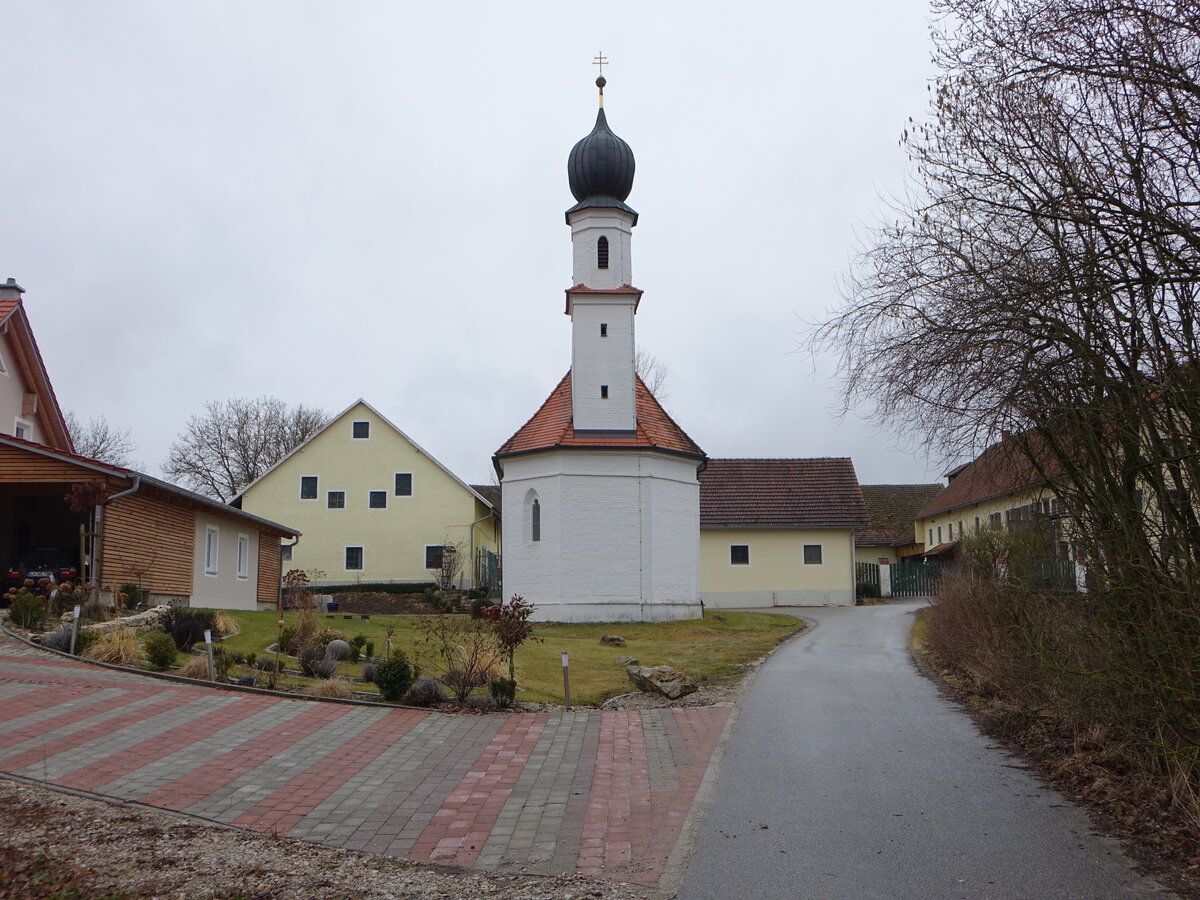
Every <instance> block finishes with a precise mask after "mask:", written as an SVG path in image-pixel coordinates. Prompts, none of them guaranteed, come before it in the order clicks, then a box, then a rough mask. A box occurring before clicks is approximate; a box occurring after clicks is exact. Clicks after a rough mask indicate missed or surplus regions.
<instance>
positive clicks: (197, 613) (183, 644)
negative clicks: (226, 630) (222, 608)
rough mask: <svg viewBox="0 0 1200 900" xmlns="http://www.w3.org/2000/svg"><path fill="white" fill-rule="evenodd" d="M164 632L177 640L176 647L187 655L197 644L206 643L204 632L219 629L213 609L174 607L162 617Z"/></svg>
mask: <svg viewBox="0 0 1200 900" xmlns="http://www.w3.org/2000/svg"><path fill="white" fill-rule="evenodd" d="M162 627H163V631H165V632H166V633H167V634H169V635H170V636H171V637H172V638H173V639H174V640H175V646H176V647H178V648H179V649H180V650H183V651H184V652H185V653H186V652H187V651H188V650H191V649H192V647H193V646H194V645H195V644H198V643H203V642H204V632H205V631H213V632H215V631H216V629H217V625H216V621H215V616H214V615H213V611H212V610H211V609H191V608H189V607H185V606H172V607H170V608H169V609H168V610H167V611H166V612H165V613H163V616H162Z"/></svg>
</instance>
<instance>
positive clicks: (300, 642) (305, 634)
mask: <svg viewBox="0 0 1200 900" xmlns="http://www.w3.org/2000/svg"><path fill="white" fill-rule="evenodd" d="M295 623H296V624H295V625H294V626H293V631H294V632H295V635H296V637H295V641H294V642H293V644H292V647H293V648H298V647H303V646H304V645H305V644H311V643H312V642H313V636H314V635H316V634H317V632H319V631H320V630H321V620H320V619H318V618H317V611H316V610H315V609H313V608H312V607H311V606H302V607H300V608H299V609H297V610H296V619H295ZM326 643H328V641H326ZM293 652H295V651H294V649H293Z"/></svg>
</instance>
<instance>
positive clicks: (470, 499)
mask: <svg viewBox="0 0 1200 900" xmlns="http://www.w3.org/2000/svg"><path fill="white" fill-rule="evenodd" d="M233 505H235V506H239V507H240V508H242V509H244V510H245V511H247V512H250V513H253V514H254V515H256V516H262V517H263V518H268V519H274V517H278V518H282V519H286V520H287V521H290V522H295V523H297V526H296V527H297V528H298V530H299V531H300V532H302V533H303V538H302V539H301V540H299V541H298V542H296V543H295V544H294V545H291V546H288V545H284V546H283V548H282V552H283V557H284V561H283V567H284V569H285V570H286V569H290V568H291V569H303V570H305V571H306V572H308V573H309V577H310V578H312V579H313V581H314V582H315V583H317V584H347V583H363V584H367V583H382V582H393V583H394V582H429V581H436V580H438V576H439V574H440V573H441V572H442V571H443V561H444V560H445V559H446V554H447V553H452V554H453V559H454V560H455V563H456V564H455V565H451V566H448V568H457V572H456V573H455V575H454V577H453V582H454V584H455V585H457V586H459V587H470V586H472V585H473V584H474V583H476V581H477V580H478V579H479V572H480V570H481V568H482V569H486V570H490V571H494V568H495V565H494V563H495V560H496V555H497V554H498V553H499V549H500V548H499V536H500V522H499V516H498V514H497V512H496V510H495V509H494V508H493V506H492V504H491V503H489V502H488V501H487V500H486V499H484V497H483V496H482V495H481V494H480V493H478V492H477V491H475V490H474V489H473V488H471V486H470V485H468V484H466V483H465V482H464V481H462V480H461V479H460V478H458V476H456V475H455V474H454V473H453V472H451V471H450V470H449V469H447V468H446V467H445V466H444V465H442V464H441V463H440V462H438V461H437V460H436V459H434V458H433V457H432V456H431V455H430V454H429V453H427V452H426V451H425V450H423V449H422V448H421V447H420V446H419V445H418V444H417V443H416V442H415V441H413V440H412V439H411V438H410V437H408V435H406V434H405V433H404V432H403V431H401V430H400V429H399V428H397V427H396V426H395V425H393V424H392V423H391V422H389V421H388V420H387V419H386V418H385V417H384V416H383V415H382V414H380V413H379V412H378V411H377V410H376V409H375V408H374V407H372V406H371V405H370V404H369V403H367V402H366V401H365V400H358V401H357V402H355V403H353V404H351V405H350V407H349V408H348V409H346V410H345V411H344V412H342V413H341V414H340V415H338V416H336V417H334V419H333V421H331V422H330V423H329V424H328V425H327V426H325V428H323V429H322V430H321V431H319V432H317V434H315V435H313V436H312V437H311V438H309V440H308V441H306V442H305V443H303V444H301V445H300V446H299V447H297V448H296V449H295V450H293V451H292V452H291V453H290V454H288V455H287V456H285V457H284V458H283V459H282V460H280V461H279V463H277V464H276V465H275V466H274V468H272V469H270V470H269V471H268V472H267V473H266V474H265V475H263V476H262V477H260V478H259V479H258V480H257V481H255V482H254V483H253V484H251V485H250V486H249V487H247V488H246V489H245V490H244V491H242V493H241V494H240V495H239V496H238V497H236V498H235V499H234V500H233ZM300 523H302V524H300Z"/></svg>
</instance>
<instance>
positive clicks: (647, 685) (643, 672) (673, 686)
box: [625, 666, 696, 700]
mask: <svg viewBox="0 0 1200 900" xmlns="http://www.w3.org/2000/svg"><path fill="white" fill-rule="evenodd" d="M625 674H626V675H628V676H629V680H630V681H632V682H633V684H634V686H635V687H636V688H637V689H638V690H639V691H644V692H645V693H648V694H655V693H657V694H662V695H663V696H664V697H666V698H667V699H668V700H678V699H679V698H680V697H684V696H687V695H688V694H690V693H692V691H694V690H696V682H694V681H692V679H690V678H688V677H687V676H686V675H684V674H683V673H682V672H680V671H679V670H678V669H672V668H671V667H670V666H628V667H626V669H625Z"/></svg>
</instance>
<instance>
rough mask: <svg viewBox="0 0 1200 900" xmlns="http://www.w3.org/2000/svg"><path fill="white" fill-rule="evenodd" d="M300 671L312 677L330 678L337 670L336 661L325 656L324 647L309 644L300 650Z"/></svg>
mask: <svg viewBox="0 0 1200 900" xmlns="http://www.w3.org/2000/svg"><path fill="white" fill-rule="evenodd" d="M297 658H298V659H299V660H300V671H301V672H304V674H306V675H311V676H312V677H313V678H332V677H333V673H334V672H336V671H337V663H336V662H335V661H334V660H332V659H330V660H327V659H326V658H325V648H324V647H322V646H320V645H319V644H309V645H308V646H307V647H305V648H304V649H303V650H301V651H300V654H299V656H298V657H297Z"/></svg>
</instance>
